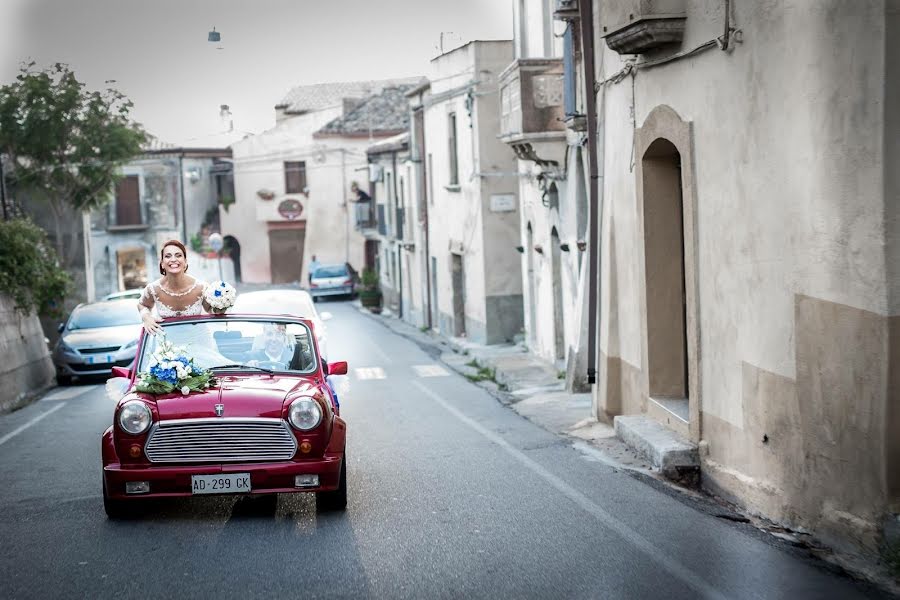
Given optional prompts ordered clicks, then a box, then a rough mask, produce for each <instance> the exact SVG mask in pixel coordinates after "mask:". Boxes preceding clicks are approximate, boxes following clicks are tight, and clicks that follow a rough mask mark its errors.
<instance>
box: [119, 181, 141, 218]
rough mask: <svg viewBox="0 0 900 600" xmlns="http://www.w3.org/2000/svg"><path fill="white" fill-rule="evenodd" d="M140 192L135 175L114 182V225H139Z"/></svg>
mask: <svg viewBox="0 0 900 600" xmlns="http://www.w3.org/2000/svg"><path fill="white" fill-rule="evenodd" d="M142 222H143V219H141V193H140V186H139V185H138V177H137V175H128V176H127V177H123V178H122V179H120V180H119V181H118V182H116V225H120V226H121V225H140V224H141V223H142Z"/></svg>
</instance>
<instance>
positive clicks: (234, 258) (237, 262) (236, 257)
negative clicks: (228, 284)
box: [223, 235, 241, 283]
mask: <svg viewBox="0 0 900 600" xmlns="http://www.w3.org/2000/svg"><path fill="white" fill-rule="evenodd" d="M223 239H224V241H225V249H224V252H223V253H224V254H225V255H227V256H228V257H229V258H231V262H232V263H233V264H234V281H235V283H240V282H241V244H240V242H238V241H237V238H236V237H234V236H233V235H226V236H225V237H224V238H223Z"/></svg>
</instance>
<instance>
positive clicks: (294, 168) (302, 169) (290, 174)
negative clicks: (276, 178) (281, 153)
mask: <svg viewBox="0 0 900 600" xmlns="http://www.w3.org/2000/svg"><path fill="white" fill-rule="evenodd" d="M305 189H306V163H305V162H303V161H302V160H301V161H294V162H290V161H288V162H285V163H284V193H285V194H301V193H303V190H305Z"/></svg>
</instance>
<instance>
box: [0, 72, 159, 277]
mask: <svg viewBox="0 0 900 600" xmlns="http://www.w3.org/2000/svg"><path fill="white" fill-rule="evenodd" d="M34 64H35V63H33V62H32V63H29V64H26V65H24V66H23V67H22V68H21V69H20V72H19V75H18V77H16V80H15V82H14V83H11V84H8V85H5V86H3V87H0V153H2V154H5V155H7V157H9V159H10V160H9V162H10V163H11V164H12V169H11V172H10V173H9V174H8V179H9V180H10V182H11V183H13V184H14V185H15V186H16V188H21V189H28V190H33V191H37V192H39V193H40V194H41V195H42V196H44V197H46V199H47V202H48V204H49V205H50V208H51V211H52V213H53V218H54V223H55V226H56V227H55V228H56V236H55V240H54V242H55V245H56V250H57V253H58V254H59V256H60V257H61V259H62V260H63V262H64V265H66V266H68V265H70V264H71V261H72V257H73V256H74V254H75V252H76V250H77V236H71V238H70V239H69V243H68V247H64V240H63V237H64V236H63V224H64V223H65V222H66V220H68V219H71V218H73V217H75V216H77V215H78V214H79V213H81V212H82V211H85V210H90V209H93V208H98V207H101V206H103V205H105V204H106V203H107V202H108V201H109V199H110V196H111V194H112V191H113V186H114V184H115V182H116V180H117V179H118V176H117V172H118V168H119V167H120V166H121V165H123V164H124V163H126V162H128V161H129V160H131V159H132V158H133V157H134V156H136V155H137V154H139V153H140V151H141V144H142V143H143V142H144V140H145V134H144V132H143V130H142V129H141V127H140V126H139V125H137V124H136V123H134V122H133V121H132V120H131V118H130V113H131V108H132V106H133V105H132V102H131V101H130V100H128V99H127V98H126V97H125V96H124V95H123V94H122V93H120V92H118V91H116V90H114V89H112V88H107V89H106V90H104V91H102V92H100V91H89V90H87V89H86V87H85V85H84V84H83V83H81V82H80V81H78V79H76V77H75V74H74V73H73V72H72V70H71V69H70V68H69V67H68V65H65V64H62V63H56V64H55V65H53V66H52V67H50V68H49V69H44V70H40V71H38V70H35V69H34Z"/></svg>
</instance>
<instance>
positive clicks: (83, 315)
mask: <svg viewBox="0 0 900 600" xmlns="http://www.w3.org/2000/svg"><path fill="white" fill-rule="evenodd" d="M141 327H142V325H141V318H140V314H139V313H138V310H137V305H136V302H135V301H134V300H133V299H131V300H106V301H102V302H91V303H89V304H79V305H78V306H76V307H75V309H74V310H73V311H72V314H71V315H69V318H68V320H67V321H66V322H65V323H60V324H59V332H60V334H61V335H60V337H59V341H58V342H57V343H56V346H55V347H54V349H53V364H54V366H55V367H56V380H57V382H58V383H59V384H60V385H68V384H70V383H72V380H73V379H75V378H78V377H89V376H97V375H102V376H104V377H108V376H109V370H110V369H111V368H112V367H127V366H129V365H130V364H131V363H132V362H133V361H134V355H135V353H136V351H137V342H138V338H139V337H140V335H141Z"/></svg>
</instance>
